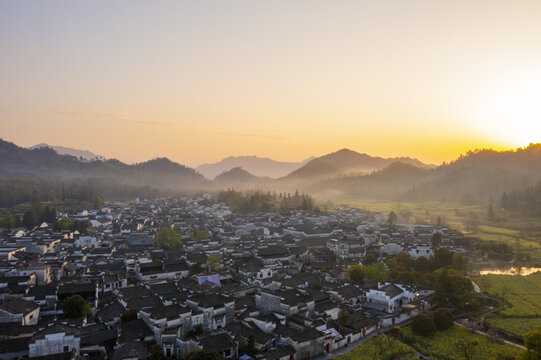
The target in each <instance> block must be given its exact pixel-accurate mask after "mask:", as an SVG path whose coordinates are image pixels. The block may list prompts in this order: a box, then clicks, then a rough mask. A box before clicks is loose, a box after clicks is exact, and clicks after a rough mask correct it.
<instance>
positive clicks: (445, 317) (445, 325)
mask: <svg viewBox="0 0 541 360" xmlns="http://www.w3.org/2000/svg"><path fill="white" fill-rule="evenodd" d="M433 318H434V324H435V325H436V328H437V329H438V330H439V331H442V330H447V329H449V328H450V327H451V326H453V324H454V323H455V317H454V316H453V313H452V312H451V310H449V309H447V308H440V309H438V310H436V312H434V316H433Z"/></svg>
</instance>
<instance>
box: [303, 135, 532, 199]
mask: <svg viewBox="0 0 541 360" xmlns="http://www.w3.org/2000/svg"><path fill="white" fill-rule="evenodd" d="M538 181H541V144H532V145H530V146H528V147H526V148H521V149H517V150H515V151H494V150H476V151H472V152H469V153H467V154H466V155H464V156H461V157H459V158H458V159H457V160H455V161H453V162H451V163H449V164H444V165H441V166H439V167H437V168H435V169H422V168H418V167H414V166H412V165H408V164H404V163H400V162H397V163H394V164H391V165H390V166H388V167H387V168H385V169H383V170H380V171H378V172H374V173H371V174H367V175H350V176H341V177H336V178H334V179H331V180H325V181H321V182H319V183H317V184H314V185H312V186H310V187H308V188H307V189H306V190H307V191H308V192H309V193H310V194H313V195H317V194H318V193H319V194H320V195H323V196H325V197H342V198H350V199H351V198H354V199H368V198H370V199H385V200H403V201H404V200H405V201H434V200H435V201H441V200H443V201H449V202H461V203H486V202H488V201H489V199H490V198H493V199H500V197H501V196H502V194H503V193H504V192H508V193H509V192H510V191H512V190H513V189H524V188H527V187H528V186H532V185H534V184H535V183H536V182H538Z"/></svg>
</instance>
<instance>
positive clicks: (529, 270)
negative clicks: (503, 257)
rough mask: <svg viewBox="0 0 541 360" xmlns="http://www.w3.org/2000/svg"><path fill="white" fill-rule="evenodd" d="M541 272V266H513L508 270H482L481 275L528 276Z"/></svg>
mask: <svg viewBox="0 0 541 360" xmlns="http://www.w3.org/2000/svg"><path fill="white" fill-rule="evenodd" d="M536 272H541V268H538V267H512V268H509V269H506V270H481V271H479V275H521V276H528V275H531V274H535V273H536Z"/></svg>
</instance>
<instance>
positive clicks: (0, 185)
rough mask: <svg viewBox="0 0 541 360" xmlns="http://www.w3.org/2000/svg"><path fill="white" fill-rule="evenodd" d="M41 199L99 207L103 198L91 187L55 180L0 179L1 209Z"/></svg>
mask: <svg viewBox="0 0 541 360" xmlns="http://www.w3.org/2000/svg"><path fill="white" fill-rule="evenodd" d="M36 198H41V199H43V200H44V201H55V200H58V201H73V202H77V203H79V204H84V205H88V206H94V205H97V206H94V207H98V206H100V205H101V204H102V203H103V197H102V196H101V194H100V193H99V192H98V191H97V190H96V188H95V187H94V186H91V185H79V184H76V183H59V182H57V181H54V180H44V179H26V178H5V177H2V178H0V207H12V206H15V205H19V204H23V203H27V202H30V201H33V200H34V199H36Z"/></svg>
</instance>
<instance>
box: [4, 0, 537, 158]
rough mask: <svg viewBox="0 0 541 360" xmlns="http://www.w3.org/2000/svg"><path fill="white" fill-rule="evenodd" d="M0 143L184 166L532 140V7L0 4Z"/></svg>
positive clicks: (315, 0) (429, 153) (425, 154)
mask: <svg viewBox="0 0 541 360" xmlns="http://www.w3.org/2000/svg"><path fill="white" fill-rule="evenodd" d="M0 49H1V50H0V138H3V139H5V140H8V141H12V142H15V143H16V144H18V145H20V146H31V145H34V144H37V143H43V142H44V143H48V144H52V145H63V146H69V147H73V148H78V149H87V150H91V151H93V152H94V153H97V154H100V155H104V156H106V157H110V158H117V159H120V160H122V161H126V162H129V163H133V162H141V161H146V160H148V159H152V158H155V157H162V156H165V157H168V158H170V159H172V160H174V161H178V162H180V163H182V164H185V165H189V166H196V165H199V164H202V163H208V162H215V161H219V160H220V159H222V158H224V157H226V156H230V155H257V156H262V157H270V158H273V159H276V160H283V161H300V160H303V159H305V158H307V157H309V156H311V155H314V156H320V155H323V154H326V153H329V152H333V151H336V150H339V149H341V148H350V149H352V150H355V151H358V152H363V153H368V154H372V155H378V156H385V157H391V156H411V157H416V158H418V159H420V160H422V161H425V162H429V163H434V164H438V163H441V162H443V161H449V160H452V159H455V158H456V157H458V156H459V155H460V154H463V153H465V152H466V151H468V150H471V149H476V148H495V149H508V148H517V147H520V146H525V145H528V144H529V143H532V142H541V1H538V0H535V1H520V0H519V1H515V0H513V1H507V0H506V1H498V0H489V1H482V0H476V1H471V0H468V1H461V0H453V1H440V0H426V1H420V0H407V1H406V0H403V1H390V0H389V1H386V0H378V1H376V0H374V1H363V0H355V1H349V0H342V1H319V0H305V1H300V0H298V1H295V0H287V1H254V0H246V1H235V0H232V1H221V0H217V1H207V0H197V1H180V0H178V1H158V2H155V1H152V2H151V1H137V0H126V1H120V0H118V1H71V0H66V1H54V0H51V1H10V0H0Z"/></svg>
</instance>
